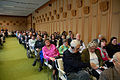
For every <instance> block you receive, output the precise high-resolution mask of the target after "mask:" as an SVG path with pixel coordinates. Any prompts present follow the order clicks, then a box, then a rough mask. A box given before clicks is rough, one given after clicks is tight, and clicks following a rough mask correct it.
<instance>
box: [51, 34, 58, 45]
mask: <svg viewBox="0 0 120 80" xmlns="http://www.w3.org/2000/svg"><path fill="white" fill-rule="evenodd" d="M50 43H51V44H54V45H55V46H57V40H56V39H55V35H54V34H52V35H51V40H50Z"/></svg>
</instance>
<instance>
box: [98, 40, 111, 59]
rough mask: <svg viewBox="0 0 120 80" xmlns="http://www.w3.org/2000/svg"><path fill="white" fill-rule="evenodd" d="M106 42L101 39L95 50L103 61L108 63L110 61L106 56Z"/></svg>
mask: <svg viewBox="0 0 120 80" xmlns="http://www.w3.org/2000/svg"><path fill="white" fill-rule="evenodd" d="M106 43H107V40H106V39H105V38H103V39H101V41H100V43H99V47H98V48H97V49H98V50H99V51H100V54H101V56H102V59H103V61H108V60H111V59H110V58H109V56H108V53H107V51H106V49H105V46H106Z"/></svg>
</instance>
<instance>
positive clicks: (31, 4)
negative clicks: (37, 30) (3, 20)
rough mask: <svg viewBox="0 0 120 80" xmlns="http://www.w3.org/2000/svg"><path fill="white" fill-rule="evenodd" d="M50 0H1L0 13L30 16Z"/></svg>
mask: <svg viewBox="0 0 120 80" xmlns="http://www.w3.org/2000/svg"><path fill="white" fill-rule="evenodd" d="M48 1H49V0H0V15H13V16H28V15H29V14H31V13H32V12H34V11H35V10H36V9H37V8H39V7H40V6H42V5H44V4H45V3H47V2H48Z"/></svg>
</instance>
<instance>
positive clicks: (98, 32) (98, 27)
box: [96, 0, 101, 38]
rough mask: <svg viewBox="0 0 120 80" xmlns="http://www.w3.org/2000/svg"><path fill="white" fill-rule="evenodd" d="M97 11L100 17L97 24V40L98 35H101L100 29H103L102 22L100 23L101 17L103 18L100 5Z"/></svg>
mask: <svg viewBox="0 0 120 80" xmlns="http://www.w3.org/2000/svg"><path fill="white" fill-rule="evenodd" d="M99 2H100V0H99ZM99 2H98V4H99ZM97 10H98V11H97V15H98V16H97V24H98V25H97V28H96V29H97V30H96V31H97V33H96V34H97V35H96V38H97V37H98V35H99V34H100V32H101V28H100V27H101V22H100V21H101V19H100V17H101V16H100V14H101V12H100V6H99V5H98V9H97Z"/></svg>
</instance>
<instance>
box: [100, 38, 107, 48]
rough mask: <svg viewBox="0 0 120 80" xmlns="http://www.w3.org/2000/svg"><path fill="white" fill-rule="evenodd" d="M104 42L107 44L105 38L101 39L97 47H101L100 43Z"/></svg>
mask: <svg viewBox="0 0 120 80" xmlns="http://www.w3.org/2000/svg"><path fill="white" fill-rule="evenodd" d="M104 41H105V42H106V43H107V40H106V39H105V38H102V39H101V40H100V43H99V45H98V46H99V47H101V42H104Z"/></svg>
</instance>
